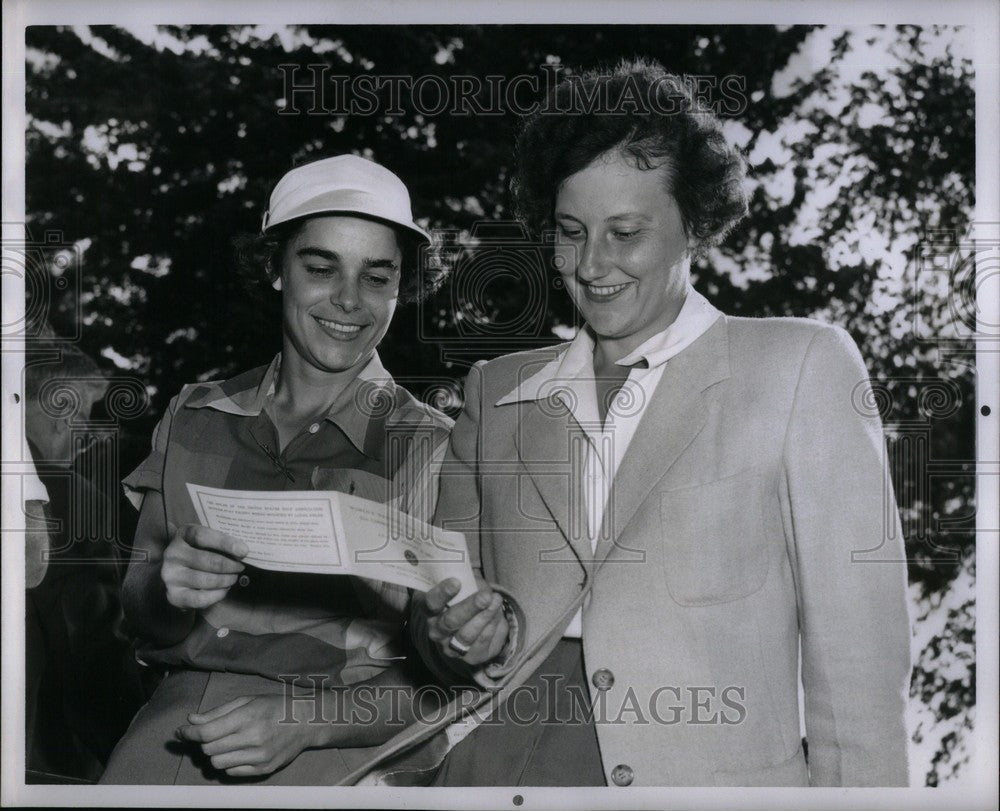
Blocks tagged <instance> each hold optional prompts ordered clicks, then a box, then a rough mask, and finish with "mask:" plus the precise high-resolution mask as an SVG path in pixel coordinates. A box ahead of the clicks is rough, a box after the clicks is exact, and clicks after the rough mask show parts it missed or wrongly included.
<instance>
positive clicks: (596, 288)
mask: <svg viewBox="0 0 1000 811" xmlns="http://www.w3.org/2000/svg"><path fill="white" fill-rule="evenodd" d="M632 284H633V282H625V283H624V284H585V285H583V292H584V295H586V297H587V299H588V300H590V301H600V302H604V301H611V300H612V299H614V298H617V297H618V296H619V295H621V293H622V292H623V291H624V290H627V289H628V288H629V287H631V286H632Z"/></svg>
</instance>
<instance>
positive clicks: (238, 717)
mask: <svg viewBox="0 0 1000 811" xmlns="http://www.w3.org/2000/svg"><path fill="white" fill-rule="evenodd" d="M245 721H246V719H245V718H243V716H242V714H241V713H240V712H239V710H238V709H237V710H236V711H230V712H229V713H228V714H226V715H223V716H221V717H220V718H216V719H215V720H214V721H208V722H206V723H204V724H189V725H187V726H182V727H179V728H178V730H177V734H178V735H180V736H181V737H182V738H184V740H187V741H193V742H194V743H201V744H205V743H209V742H210V741H216V740H219V739H220V738H224V737H225V736H227V735H232V734H233V733H234V732H237V731H239V729H240V728H241V727H242V726H243V724H244V723H245Z"/></svg>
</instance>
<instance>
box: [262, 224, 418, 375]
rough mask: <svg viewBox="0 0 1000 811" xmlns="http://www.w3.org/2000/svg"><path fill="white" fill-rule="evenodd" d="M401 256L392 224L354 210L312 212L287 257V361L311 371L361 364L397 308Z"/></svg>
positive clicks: (346, 368) (356, 367) (283, 286)
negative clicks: (335, 213) (353, 214)
mask: <svg viewBox="0 0 1000 811" xmlns="http://www.w3.org/2000/svg"><path fill="white" fill-rule="evenodd" d="M401 259H402V254H401V251H400V247H399V242H398V240H397V238H396V232H395V231H394V230H393V229H392V228H391V227H389V226H388V225H383V224H382V223H379V222H374V221H372V220H366V219H362V218H360V217H350V216H324V217H313V218H311V219H309V220H306V222H305V223H304V224H303V225H302V227H301V228H300V229H299V231H298V233H297V234H296V235H295V236H294V237H293V238H292V239H290V240H289V241H288V244H287V246H286V247H285V252H284V255H283V257H282V267H281V277H280V289H281V291H282V312H283V326H284V340H283V344H284V347H283V358H285V360H286V363H290V364H294V365H295V367H296V368H302V370H303V371H304V372H305V373H306V374H310V372H309V371H308V368H311V369H313V370H316V371H319V372H324V373H338V372H347V371H357V370H360V368H361V367H362V366H363V365H364V364H365V363H367V362H368V360H369V358H371V356H372V353H374V351H375V348H376V347H377V346H378V344H379V342H380V341H381V340H382V338H383V336H384V335H385V333H386V331H387V330H388V329H389V323H390V322H391V321H392V316H393V313H394V312H395V311H396V300H397V298H398V296H399V274H400V262H401ZM276 286H279V285H278V284H277V283H276Z"/></svg>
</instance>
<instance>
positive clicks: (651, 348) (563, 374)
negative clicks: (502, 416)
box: [496, 285, 722, 406]
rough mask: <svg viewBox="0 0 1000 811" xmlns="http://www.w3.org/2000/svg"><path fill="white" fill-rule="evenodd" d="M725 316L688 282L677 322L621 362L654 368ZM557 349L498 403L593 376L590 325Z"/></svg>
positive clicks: (552, 392)
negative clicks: (640, 363) (553, 356)
mask: <svg viewBox="0 0 1000 811" xmlns="http://www.w3.org/2000/svg"><path fill="white" fill-rule="evenodd" d="M721 317H722V313H721V312H719V310H718V309H716V308H715V307H714V306H713V305H712V303H711V302H710V301H709V300H708V299H706V298H705V297H704V296H703V295H701V293H699V292H698V291H697V290H695V289H694V288H693V287H691V286H690V285H688V289H687V294H686V296H685V298H684V304H683V306H682V307H681V310H680V312H679V313H678V314H677V318H676V319H674V322H673V323H672V324H671V325H670V326H669V327H667V328H666V329H665V330H662V331H661V332H658V333H657V334H656V335H653V336H652V337H651V338H649V339H648V340H647V341H645V342H644V343H643V344H642V345H641V346H639V347H637V348H636V349H635V350H634V351H633V352H630V353H629V354H628V355H626V356H625V357H623V358H621V359H620V360H619V361H618V364H619V365H622V366H634V365H635V364H636V363H639V362H640V361H642V360H645V361H646V363H647V364H648V366H649V368H651V369H652V368H655V367H657V366H662V365H663V364H664V363H666V362H667V361H669V360H671V359H673V358H675V357H677V356H679V355H681V354H682V353H683V352H685V350H687V348H688V347H689V346H691V344H693V343H695V341H697V340H698V339H699V338H701V336H702V335H704V334H705V333H706V332H707V331H708V330H710V329H711V328H712V326H713V325H714V324H715V323H716V322H717V321H718V320H719V318H721ZM554 349H555V351H556V352H558V354H557V355H556V357H555V358H553V359H552V360H551V361H549V362H548V363H546V364H545V365H544V366H542V367H541V368H540V369H538V370H537V371H536V372H534V373H533V374H531V375H530V376H529V377H527V378H525V379H524V380H522V381H520V382H519V383H518V384H517V385H516V386H515V387H514V388H513V389H512V390H511V391H509V392H507V394H505V395H504V396H503V397H501V398H500V399H499V400H497V402H496V405H498V406H500V405H509V404H510V403H519V402H525V401H528V400H545V399H551V398H552V397H553V396H559V389H561V388H562V387H563V386H565V385H566V381H569V380H574V379H576V378H578V377H580V376H581V374H583V375H584V376H585V377H588V378H592V377H593V374H594V365H593V360H592V355H593V351H594V339H593V336H592V335H591V333H590V330H589V329H588V328H587V327H586V326H584V327H583V329H581V330H580V331H579V332H578V333H577V334H576V337H575V338H573V340H572V341H570V342H569V343H568V344H562V345H560V346H556V347H554Z"/></svg>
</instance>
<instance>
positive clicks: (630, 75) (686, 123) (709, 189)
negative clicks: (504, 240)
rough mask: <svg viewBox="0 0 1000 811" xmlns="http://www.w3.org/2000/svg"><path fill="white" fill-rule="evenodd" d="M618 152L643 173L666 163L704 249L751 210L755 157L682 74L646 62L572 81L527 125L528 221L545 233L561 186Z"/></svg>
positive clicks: (522, 144)
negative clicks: (749, 177) (732, 141)
mask: <svg viewBox="0 0 1000 811" xmlns="http://www.w3.org/2000/svg"><path fill="white" fill-rule="evenodd" d="M595 99H603V100H604V104H603V106H601V105H600V104H595V103H593V100H595ZM616 102H617V104H616ZM636 102H638V103H636ZM609 103H610V104H609ZM612 150H620V151H621V153H622V154H623V155H625V156H626V158H628V159H629V160H631V161H633V162H634V164H635V165H636V166H637V167H638V168H640V169H653V168H657V167H660V166H663V167H665V168H666V170H667V182H668V189H669V191H670V193H671V194H672V195H673V197H674V199H675V200H676V201H677V205H678V208H679V209H680V213H681V217H682V220H683V222H684V228H685V231H686V233H687V235H688V238H689V239H690V240H691V241H692V249H693V251H694V252H696V253H700V252H703V251H704V250H705V249H706V248H708V247H710V246H712V245H716V244H718V243H719V242H721V241H722V239H723V238H724V237H725V236H726V234H727V233H728V232H729V231H730V229H731V228H732V227H733V226H734V225H735V224H736V223H737V222H739V221H740V220H741V219H742V218H743V217H744V216H746V213H747V192H746V188H745V183H744V180H745V177H746V161H745V159H744V158H743V156H742V154H741V153H740V151H739V150H738V149H736V148H735V147H732V146H730V145H729V144H728V143H727V142H726V139H725V137H724V136H723V134H722V127H721V123H720V121H719V119H718V118H716V116H715V115H714V114H713V113H712V112H711V111H710V110H708V109H706V108H705V107H704V105H702V104H700V103H699V102H698V101H697V100H696V99H695V98H694V97H693V95H692V93H691V92H690V90H689V88H688V87H687V85H686V84H685V82H684V81H683V79H682V78H681V77H679V76H677V75H675V74H672V73H669V72H668V71H667V70H666V69H665V68H664V67H663V66H662V65H661V64H659V63H658V62H655V61H652V60H648V59H637V60H632V61H623V62H621V63H619V64H618V66H617V67H615V68H614V69H613V70H591V71H587V72H584V73H581V74H577V75H573V76H568V77H566V78H564V79H563V80H562V81H561V82H559V83H558V84H557V85H556V86H555V87H554V88H553V89H552V91H550V93H549V96H548V97H547V98H546V99H545V101H544V102H543V103H542V104H541V105H540V106H539V108H538V110H537V111H536V112H535V113H534V114H533V115H532V116H530V117H529V118H528V119H527V120H526V121H525V123H524V127H523V129H522V130H521V133H520V135H519V137H518V140H517V149H516V166H515V171H514V177H513V181H512V184H511V191H512V193H513V197H514V205H515V210H516V212H517V215H518V216H519V218H520V219H522V220H524V222H525V223H526V224H527V225H528V227H529V228H530V229H531V230H532V231H534V232H535V233H536V234H538V233H541V232H542V231H544V230H546V229H549V228H552V227H553V225H554V223H553V207H554V205H555V198H556V194H557V192H558V189H559V186H560V184H561V183H562V182H563V181H564V180H566V178H568V177H570V176H571V175H573V174H576V173H577V172H579V171H581V170H582V169H585V168H586V167H587V166H589V165H590V164H591V163H592V162H593V161H594V160H595V159H596V158H598V157H599V156H600V155H603V154H605V153H607V152H610V151H612Z"/></svg>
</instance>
